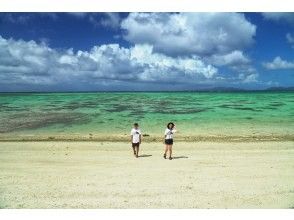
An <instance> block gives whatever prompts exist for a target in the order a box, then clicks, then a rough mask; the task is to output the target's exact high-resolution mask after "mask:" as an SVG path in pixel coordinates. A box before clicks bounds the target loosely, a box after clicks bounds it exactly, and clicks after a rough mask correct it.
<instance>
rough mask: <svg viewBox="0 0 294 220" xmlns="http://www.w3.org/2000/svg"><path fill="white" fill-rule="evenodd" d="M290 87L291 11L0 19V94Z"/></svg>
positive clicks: (293, 75) (293, 68)
mask: <svg viewBox="0 0 294 220" xmlns="http://www.w3.org/2000/svg"><path fill="white" fill-rule="evenodd" d="M293 86H294V13H0V92H32V91H44V92H48V91H161V90H163V91H175V90H201V89H209V88H215V87H230V88H231V87H232V88H241V89H254V90H255V89H265V88H269V87H293Z"/></svg>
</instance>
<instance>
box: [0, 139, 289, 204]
mask: <svg viewBox="0 0 294 220" xmlns="http://www.w3.org/2000/svg"><path fill="white" fill-rule="evenodd" d="M141 149H142V151H141V154H142V157H140V158H135V157H133V155H132V151H131V149H130V145H129V144H128V143H125V142H121V143H120V142H112V143H110V142H54V141H48V142H0V207H1V208H293V207H294V144H293V142H291V141H288V142H286V141H284V142H274V141H271V142H248V143H244V142H223V143H217V142H195V143H194V142H176V143H175V145H174V156H175V159H174V160H172V161H169V160H164V159H163V158H162V153H163V151H162V149H163V144H162V143H158V142H157V143H152V142H151V143H143V145H142V147H141Z"/></svg>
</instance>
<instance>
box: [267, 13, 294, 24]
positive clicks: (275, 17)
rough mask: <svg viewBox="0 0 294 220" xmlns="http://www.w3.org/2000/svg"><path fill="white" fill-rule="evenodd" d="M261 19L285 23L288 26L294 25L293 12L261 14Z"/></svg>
mask: <svg viewBox="0 0 294 220" xmlns="http://www.w3.org/2000/svg"><path fill="white" fill-rule="evenodd" d="M262 15H263V17H264V18H265V19H268V20H272V21H276V22H280V21H286V22H288V23H289V24H294V13H293V12H265V13H262Z"/></svg>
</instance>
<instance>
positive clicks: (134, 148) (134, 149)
mask: <svg viewBox="0 0 294 220" xmlns="http://www.w3.org/2000/svg"><path fill="white" fill-rule="evenodd" d="M132 147H133V151H134V155H136V149H135V147H134V146H132Z"/></svg>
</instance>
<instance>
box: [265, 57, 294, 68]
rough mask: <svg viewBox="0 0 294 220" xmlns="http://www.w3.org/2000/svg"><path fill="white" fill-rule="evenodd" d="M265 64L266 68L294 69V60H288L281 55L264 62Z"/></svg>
mask: <svg viewBox="0 0 294 220" xmlns="http://www.w3.org/2000/svg"><path fill="white" fill-rule="evenodd" d="M263 66H264V67H265V68H266V69H270V70H277V69H294V61H292V62H290V61H286V60H283V59H282V58H281V57H279V56H278V57H276V58H275V59H274V60H273V61H272V62H264V63H263Z"/></svg>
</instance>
